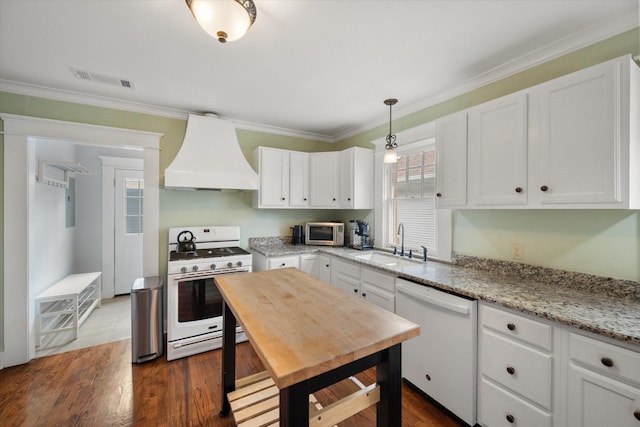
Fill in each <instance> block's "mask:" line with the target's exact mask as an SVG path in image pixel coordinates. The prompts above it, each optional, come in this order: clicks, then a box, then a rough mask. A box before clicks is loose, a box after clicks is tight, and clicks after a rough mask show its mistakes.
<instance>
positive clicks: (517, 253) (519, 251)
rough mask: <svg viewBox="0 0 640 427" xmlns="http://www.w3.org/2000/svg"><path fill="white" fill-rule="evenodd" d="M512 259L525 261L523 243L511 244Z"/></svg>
mask: <svg viewBox="0 0 640 427" xmlns="http://www.w3.org/2000/svg"><path fill="white" fill-rule="evenodd" d="M511 258H513V259H524V246H523V245H522V243H513V244H511Z"/></svg>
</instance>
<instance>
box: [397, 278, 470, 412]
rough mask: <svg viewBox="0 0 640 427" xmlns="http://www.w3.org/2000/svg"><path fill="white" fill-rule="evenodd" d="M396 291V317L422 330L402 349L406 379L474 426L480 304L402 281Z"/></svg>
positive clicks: (398, 283)
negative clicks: (415, 324) (416, 325)
mask: <svg viewBox="0 0 640 427" xmlns="http://www.w3.org/2000/svg"><path fill="white" fill-rule="evenodd" d="M396 291H397V293H396V313H397V314H398V315H399V316H402V317H404V318H406V319H409V320H411V321H413V322H415V323H417V324H418V325H420V335H419V336H417V337H416V338H413V339H411V340H409V341H406V342H404V343H403V344H402V376H403V377H404V378H406V379H407V380H409V382H411V383H412V384H413V385H415V386H416V387H418V388H420V389H421V390H422V391H424V392H425V393H426V394H428V395H429V396H430V397H432V398H433V399H434V400H436V401H437V402H438V403H440V404H441V405H442V406H444V407H445V408H447V409H448V410H450V411H451V412H453V413H454V414H455V415H456V416H458V417H459V418H460V419H462V420H463V421H464V422H466V423H467V424H469V425H474V424H475V423H476V378H477V376H476V371H477V366H476V360H477V358H476V353H477V349H478V338H477V337H478V334H477V328H476V326H477V319H478V316H477V310H478V302H477V301H475V300H469V299H466V298H462V297H459V296H456V295H452V294H449V293H446V292H442V291H439V290H436V289H434V288H431V287H428V286H423V285H419V284H416V283H412V282H409V281H407V280H404V279H396Z"/></svg>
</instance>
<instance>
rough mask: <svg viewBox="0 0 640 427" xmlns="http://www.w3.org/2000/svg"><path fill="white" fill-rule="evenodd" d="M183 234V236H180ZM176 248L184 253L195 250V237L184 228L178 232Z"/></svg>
mask: <svg viewBox="0 0 640 427" xmlns="http://www.w3.org/2000/svg"><path fill="white" fill-rule="evenodd" d="M182 236H184V237H182ZM177 240H178V250H177V252H181V253H186V252H195V251H196V243H195V240H196V238H195V237H194V235H193V233H192V232H190V231H189V230H185V231H183V232H181V233H180V234H178V238H177Z"/></svg>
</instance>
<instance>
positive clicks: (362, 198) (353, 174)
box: [340, 147, 373, 209]
mask: <svg viewBox="0 0 640 427" xmlns="http://www.w3.org/2000/svg"><path fill="white" fill-rule="evenodd" d="M340 165H341V167H340V207H341V208H343V209H373V150H370V149H368V148H361V147H352V148H349V149H347V150H343V151H341V152H340Z"/></svg>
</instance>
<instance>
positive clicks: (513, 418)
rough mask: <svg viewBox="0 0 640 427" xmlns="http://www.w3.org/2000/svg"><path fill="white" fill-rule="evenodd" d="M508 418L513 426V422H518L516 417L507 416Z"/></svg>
mask: <svg viewBox="0 0 640 427" xmlns="http://www.w3.org/2000/svg"><path fill="white" fill-rule="evenodd" d="M506 418H507V421H509V422H510V423H511V424H513V422H514V421H515V420H516V417H514V416H513V415H511V414H509V415H507V417H506Z"/></svg>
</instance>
